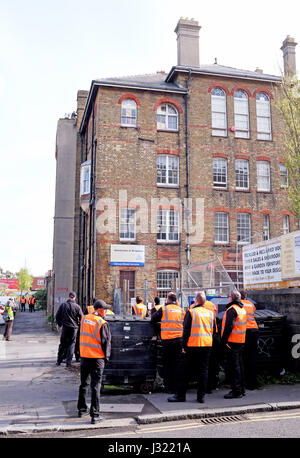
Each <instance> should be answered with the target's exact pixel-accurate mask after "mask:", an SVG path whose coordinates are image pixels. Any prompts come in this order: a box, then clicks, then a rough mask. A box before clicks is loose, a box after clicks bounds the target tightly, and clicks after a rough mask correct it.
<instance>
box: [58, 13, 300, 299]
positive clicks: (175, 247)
mask: <svg viewBox="0 0 300 458" xmlns="http://www.w3.org/2000/svg"><path fill="white" fill-rule="evenodd" d="M199 30H200V27H199V25H198V22H197V21H194V20H186V19H180V21H179V22H178V24H177V27H176V29H175V32H176V34H177V45H178V48H177V49H178V64H177V65H176V66H174V67H172V69H171V70H170V72H169V73H168V74H167V73H164V72H158V73H156V74H149V75H141V76H131V77H127V78H125V77H124V78H114V79H105V80H93V81H92V83H91V88H90V90H89V91H79V92H78V109H77V120H76V129H77V132H78V134H77V149H76V172H75V177H76V179H75V207H74V215H75V219H74V249H73V253H74V257H73V289H75V290H76V291H77V293H78V296H79V302H80V303H82V304H89V303H91V302H92V300H93V298H96V297H97V298H102V299H104V300H106V301H108V302H112V300H113V294H114V290H115V289H116V288H121V289H122V288H123V286H124V285H125V284H126V283H124V280H127V281H128V282H127V285H129V287H130V289H131V295H132V296H134V295H136V294H140V292H141V291H142V290H143V288H144V285H145V281H147V285H148V287H149V288H150V289H151V291H152V296H154V295H156V294H157V295H159V296H164V295H165V294H166V291H168V290H170V289H174V288H175V287H176V285H177V284H178V283H177V281H178V279H179V278H180V273H181V271H182V268H183V267H186V266H189V265H194V264H197V263H201V262H206V261H209V260H211V259H214V258H215V257H216V256H218V258H219V259H220V260H221V262H222V263H223V265H224V267H225V269H226V270H227V272H228V273H229V275H230V276H231V278H232V280H233V281H234V282H235V283H237V284H238V286H240V285H241V284H242V276H241V273H242V265H241V245H242V244H244V243H250V242H253V241H258V240H261V239H268V238H272V237H277V236H279V235H281V234H283V233H285V232H287V231H292V230H296V229H298V221H297V220H296V218H295V217H294V216H293V215H292V214H291V213H290V212H289V209H288V200H287V194H286V185H287V180H288V177H287V170H286V168H285V166H284V158H283V157H284V145H283V122H282V120H281V118H280V115H279V112H278V111H277V109H276V106H275V97H276V94H277V91H278V88H279V85H280V82H281V78H280V77H278V76H274V75H268V74H264V73H263V71H262V70H260V69H256V70H255V71H245V70H239V69H235V68H231V67H226V66H223V65H219V64H218V63H216V62H215V63H214V64H212V65H200V63H199ZM295 45H296V43H295V42H294V40H293V39H292V38H290V37H287V39H286V40H285V42H284V43H283V48H282V49H283V55H284V62H285V65H286V67H288V66H289V67H290V68H289V69H290V70H291V71H293V70H294V69H293V68H291V66H295V56H294V52H295ZM291 54H292V56H291ZM72 237H73V234H72ZM54 271H55V269H54ZM217 281H218V279H217V278H216V279H215V282H216V283H217Z"/></svg>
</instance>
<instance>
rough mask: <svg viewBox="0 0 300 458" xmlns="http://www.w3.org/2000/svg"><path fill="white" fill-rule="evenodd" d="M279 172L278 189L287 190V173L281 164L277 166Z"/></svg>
mask: <svg viewBox="0 0 300 458" xmlns="http://www.w3.org/2000/svg"><path fill="white" fill-rule="evenodd" d="M279 170H280V187H281V188H287V187H288V184H289V173H288V169H287V168H286V166H285V165H284V164H282V163H280V165H279Z"/></svg>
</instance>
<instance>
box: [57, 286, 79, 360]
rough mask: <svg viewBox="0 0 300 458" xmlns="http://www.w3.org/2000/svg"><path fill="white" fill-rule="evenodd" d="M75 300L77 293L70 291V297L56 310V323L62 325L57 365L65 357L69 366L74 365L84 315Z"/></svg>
mask: <svg viewBox="0 0 300 458" xmlns="http://www.w3.org/2000/svg"><path fill="white" fill-rule="evenodd" d="M75 300H76V294H75V293H74V292H70V294H69V299H67V301H66V302H63V303H62V304H61V305H60V306H59V308H58V310H57V312H56V316H55V320H56V323H57V324H58V326H59V327H62V331H61V337H60V344H59V347H58V354H57V362H56V365H57V366H60V364H61V363H62V360H63V359H64V358H66V364H67V367H71V365H72V364H71V363H72V358H73V354H74V347H75V342H76V336H77V331H78V326H79V325H80V320H81V318H82V316H83V313H82V310H81V308H80V306H79V305H78V304H76V302H75Z"/></svg>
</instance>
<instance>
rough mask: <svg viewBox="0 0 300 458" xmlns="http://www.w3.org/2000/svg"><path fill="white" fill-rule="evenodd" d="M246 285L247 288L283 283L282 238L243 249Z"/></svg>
mask: <svg viewBox="0 0 300 458" xmlns="http://www.w3.org/2000/svg"><path fill="white" fill-rule="evenodd" d="M243 271H244V285H245V287H246V288H248V287H251V286H253V285H257V284H261V285H262V286H263V287H264V286H265V285H264V284H266V283H276V282H280V281H281V243H280V238H278V239H273V240H272V242H269V241H267V242H260V243H256V244H253V245H247V246H245V247H243Z"/></svg>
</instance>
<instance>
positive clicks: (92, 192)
mask: <svg viewBox="0 0 300 458" xmlns="http://www.w3.org/2000/svg"><path fill="white" fill-rule="evenodd" d="M94 107H95V105H94V104H93V110H92V139H91V177H90V204H89V262H88V278H87V295H86V305H90V304H91V277H92V275H91V274H92V272H91V269H92V236H93V226H94V224H93V206H94V200H95V196H94V120H95V118H94V115H95V113H94Z"/></svg>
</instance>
